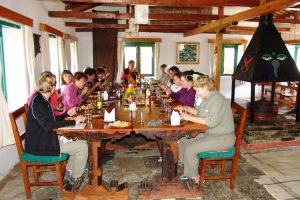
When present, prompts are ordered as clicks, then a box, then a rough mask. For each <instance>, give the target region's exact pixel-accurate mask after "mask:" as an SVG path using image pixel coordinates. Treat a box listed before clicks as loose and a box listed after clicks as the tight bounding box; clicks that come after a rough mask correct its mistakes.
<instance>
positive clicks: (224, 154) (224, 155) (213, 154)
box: [197, 146, 235, 159]
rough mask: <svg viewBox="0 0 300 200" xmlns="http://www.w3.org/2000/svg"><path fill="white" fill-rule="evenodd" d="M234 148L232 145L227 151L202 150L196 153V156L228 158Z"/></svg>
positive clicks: (232, 153)
mask: <svg viewBox="0 0 300 200" xmlns="http://www.w3.org/2000/svg"><path fill="white" fill-rule="evenodd" d="M234 152H235V148H234V146H232V147H231V148H230V149H229V150H228V151H204V152H201V153H198V154H197V156H198V158H199V159H200V158H230V157H232V156H233V155H234Z"/></svg>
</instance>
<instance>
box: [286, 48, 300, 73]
mask: <svg viewBox="0 0 300 200" xmlns="http://www.w3.org/2000/svg"><path fill="white" fill-rule="evenodd" d="M287 48H288V50H289V52H290V54H291V56H292V58H293V59H294V61H295V62H296V65H297V67H298V70H299V71H300V44H293V45H287Z"/></svg>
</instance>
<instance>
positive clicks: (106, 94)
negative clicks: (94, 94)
mask: <svg viewBox="0 0 300 200" xmlns="http://www.w3.org/2000/svg"><path fill="white" fill-rule="evenodd" d="M102 97H103V100H104V101H107V100H108V93H107V92H106V91H104V92H103V94H102Z"/></svg>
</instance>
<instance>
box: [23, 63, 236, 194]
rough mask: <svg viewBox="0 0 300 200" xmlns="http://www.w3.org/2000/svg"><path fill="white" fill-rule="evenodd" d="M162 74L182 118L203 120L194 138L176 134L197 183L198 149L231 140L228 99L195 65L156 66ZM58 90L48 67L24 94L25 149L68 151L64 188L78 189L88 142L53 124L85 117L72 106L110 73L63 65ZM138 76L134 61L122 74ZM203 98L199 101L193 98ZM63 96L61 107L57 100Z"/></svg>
mask: <svg viewBox="0 0 300 200" xmlns="http://www.w3.org/2000/svg"><path fill="white" fill-rule="evenodd" d="M160 69H161V71H162V74H161V77H160V79H159V80H157V82H159V83H160V85H161V87H162V88H163V89H164V90H165V91H166V93H167V94H168V95H169V96H170V97H171V98H173V99H174V100H175V101H177V102H179V103H180V104H181V105H182V106H181V107H179V108H178V110H179V111H180V114H181V118H182V119H183V120H186V121H190V122H193V123H199V124H205V125H207V126H208V130H207V131H206V132H205V133H201V134H198V136H196V137H195V138H181V139H180V140H179V163H178V164H180V163H181V164H183V165H184V174H183V175H182V176H181V178H183V179H185V178H187V177H188V178H191V179H193V180H194V181H195V182H196V183H197V182H198V181H199V176H198V158H197V154H198V153H200V152H204V151H223V150H228V149H229V148H230V147H232V146H233V145H234V142H235V134H234V123H233V117H232V113H231V108H230V105H229V102H228V101H227V100H226V98H225V97H224V96H223V95H222V94H221V93H219V92H218V91H217V90H216V87H215V84H214V81H213V80H212V79H211V78H209V77H208V76H207V75H204V74H202V73H199V72H194V71H193V70H189V71H184V72H180V71H179V68H178V67H176V66H173V67H170V68H167V66H166V65H162V66H161V67H160ZM61 77H62V81H61V82H62V84H63V87H61V94H60V95H59V94H58V93H57V91H56V77H55V76H54V75H53V74H52V73H51V72H44V73H42V74H41V76H40V79H39V86H38V88H37V89H36V90H35V91H34V93H33V94H32V95H31V96H30V98H29V99H28V105H29V106H28V108H29V109H28V113H27V117H28V120H27V126H26V133H27V134H26V140H25V151H26V152H28V153H32V154H34V155H49V156H59V155H60V153H62V152H64V153H68V154H69V155H70V157H69V161H68V164H67V168H66V170H67V171H66V173H65V176H64V188H65V189H66V190H69V191H71V190H78V188H76V187H74V186H78V185H79V186H80V185H82V184H78V182H79V181H80V182H81V183H83V182H85V183H87V180H86V179H84V178H82V177H87V176H85V175H84V172H85V171H86V170H85V169H87V168H88V167H87V164H86V163H87V157H88V147H87V142H86V141H85V140H76V141H73V140H69V139H67V138H65V137H63V136H58V135H57V134H56V133H55V131H54V129H57V128H60V127H64V126H68V125H75V124H78V123H80V122H82V121H83V120H84V117H82V116H80V115H77V116H76V106H77V105H79V104H81V103H82V102H83V101H85V100H86V99H87V97H88V96H89V95H90V94H92V93H93V92H94V91H95V90H96V89H97V88H101V87H104V86H105V85H106V84H107V78H108V77H109V73H107V72H106V71H105V69H102V68H99V69H97V70H95V69H93V68H86V69H85V70H84V72H76V73H75V74H74V75H73V74H72V73H71V72H70V71H68V70H64V71H63V73H62V76H61ZM138 77H141V75H140V73H139V72H138V71H137V70H136V69H135V67H134V62H131V61H130V62H129V67H128V69H126V70H125V71H124V72H123V73H122V76H121V79H122V80H123V83H124V82H126V83H127V84H130V83H132V84H134V83H135V81H136V79H137V78H138ZM198 98H199V99H201V102H200V103H198V102H197V99H198ZM58 99H61V102H62V104H63V109H60V108H59V106H58V101H59V100H58ZM67 116H76V117H74V120H64V118H65V117H67Z"/></svg>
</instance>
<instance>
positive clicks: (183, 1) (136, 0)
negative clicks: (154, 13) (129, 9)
mask: <svg viewBox="0 0 300 200" xmlns="http://www.w3.org/2000/svg"><path fill="white" fill-rule="evenodd" d="M64 2H74V3H106V4H120V5H136V4H146V5H150V6H173V7H209V6H222V7H223V6H247V7H254V6H258V5H259V1H258V0H201V1H199V0H168V1H166V0H64Z"/></svg>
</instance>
